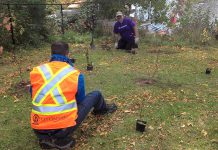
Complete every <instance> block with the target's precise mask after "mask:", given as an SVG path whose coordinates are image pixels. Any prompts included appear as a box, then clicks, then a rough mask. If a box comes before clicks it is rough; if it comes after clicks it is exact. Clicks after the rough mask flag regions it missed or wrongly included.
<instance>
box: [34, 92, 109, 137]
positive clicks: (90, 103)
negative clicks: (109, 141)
mask: <svg viewBox="0 0 218 150" xmlns="http://www.w3.org/2000/svg"><path fill="white" fill-rule="evenodd" d="M93 107H94V111H101V110H103V109H105V108H106V103H105V100H104V97H103V96H102V94H101V92H99V91H94V92H91V93H89V94H88V95H86V97H85V99H84V100H83V101H82V102H81V103H79V104H78V118H77V119H76V126H74V127H69V128H65V129H56V130H34V132H35V134H36V135H37V137H38V138H39V140H45V139H62V140H63V139H64V138H70V136H71V135H72V133H73V132H74V131H75V130H76V129H77V128H78V126H79V125H80V124H81V123H82V121H83V120H84V119H85V118H86V116H87V115H88V113H89V112H90V110H91V109H92V108H93ZM69 121H70V120H69Z"/></svg>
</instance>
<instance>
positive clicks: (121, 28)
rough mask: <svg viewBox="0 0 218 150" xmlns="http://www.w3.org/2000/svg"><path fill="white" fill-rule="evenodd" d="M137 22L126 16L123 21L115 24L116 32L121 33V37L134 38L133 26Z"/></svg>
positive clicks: (125, 38)
mask: <svg viewBox="0 0 218 150" xmlns="http://www.w3.org/2000/svg"><path fill="white" fill-rule="evenodd" d="M134 26H135V23H134V22H133V21H132V20H131V19H130V18H126V17H125V18H124V19H123V22H122V23H120V22H119V21H117V22H116V23H115V25H114V33H116V34H118V33H119V34H120V36H121V38H122V39H124V40H131V39H133V38H134V36H135V35H134V30H133V27H134Z"/></svg>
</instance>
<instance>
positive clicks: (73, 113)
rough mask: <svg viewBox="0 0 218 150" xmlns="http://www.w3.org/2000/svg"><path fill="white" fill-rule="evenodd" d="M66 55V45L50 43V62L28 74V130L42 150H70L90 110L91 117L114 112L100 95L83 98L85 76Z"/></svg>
mask: <svg viewBox="0 0 218 150" xmlns="http://www.w3.org/2000/svg"><path fill="white" fill-rule="evenodd" d="M68 53H69V46H68V44H66V43H64V42H55V43H53V44H52V45H51V55H52V56H51V60H50V62H48V63H45V64H43V65H40V66H37V67H35V68H33V70H32V71H31V73H30V81H31V89H30V92H31V96H32V104H33V108H32V112H31V127H32V129H33V130H34V132H35V134H36V136H37V137H38V139H39V144H40V147H41V148H42V149H51V148H57V149H69V148H70V147H73V146H74V145H75V140H74V139H72V133H73V132H74V131H75V130H76V128H77V127H78V126H79V125H80V124H81V123H82V121H83V120H84V119H85V117H86V116H87V114H88V113H89V112H90V110H91V109H92V108H93V107H94V109H93V112H92V113H93V115H104V114H108V113H112V112H114V111H116V109H117V106H116V105H115V104H106V102H105V100H104V98H103V96H102V94H101V93H100V92H99V91H94V92H91V93H89V94H88V95H86V96H85V83H84V76H83V74H81V73H80V71H79V70H77V69H76V68H75V67H74V65H73V63H72V62H71V60H70V59H69V58H68V57H67V56H68Z"/></svg>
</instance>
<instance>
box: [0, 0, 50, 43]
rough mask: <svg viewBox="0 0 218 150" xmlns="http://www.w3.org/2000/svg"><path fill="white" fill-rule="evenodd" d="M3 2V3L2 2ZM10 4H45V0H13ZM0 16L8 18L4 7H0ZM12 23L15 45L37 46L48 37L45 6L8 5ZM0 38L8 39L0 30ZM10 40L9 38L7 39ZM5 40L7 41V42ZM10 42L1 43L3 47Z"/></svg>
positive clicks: (7, 12)
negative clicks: (0, 10)
mask: <svg viewBox="0 0 218 150" xmlns="http://www.w3.org/2000/svg"><path fill="white" fill-rule="evenodd" d="M3 2H4V1H3ZM11 3H17V4H19V3H31V4H37V3H45V0H14V1H13V2H11ZM1 7H3V8H4V9H2V12H1V14H4V16H6V17H9V11H8V9H7V6H6V5H3V6H1ZM10 11H11V16H12V21H13V24H14V35H15V40H16V44H30V45H34V46H37V45H38V44H39V43H40V42H41V41H44V40H45V39H46V38H47V35H48V27H46V22H45V17H46V6H44V5H10ZM1 35H2V36H1V38H5V37H8V35H6V34H5V33H4V31H2V30H1ZM9 39H10V38H9ZM9 39H7V40H9ZM9 44H10V42H5V43H3V45H4V46H7V45H9Z"/></svg>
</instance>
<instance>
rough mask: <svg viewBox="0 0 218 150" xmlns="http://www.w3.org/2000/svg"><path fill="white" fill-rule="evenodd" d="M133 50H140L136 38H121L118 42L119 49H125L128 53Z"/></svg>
mask: <svg viewBox="0 0 218 150" xmlns="http://www.w3.org/2000/svg"><path fill="white" fill-rule="evenodd" d="M133 48H138V45H137V44H136V43H135V39H134V38H132V39H130V40H125V39H123V38H121V39H120V40H119V41H118V47H117V49H124V50H126V51H131V50H132V49H133Z"/></svg>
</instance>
